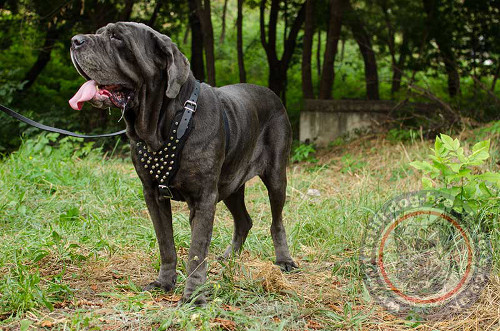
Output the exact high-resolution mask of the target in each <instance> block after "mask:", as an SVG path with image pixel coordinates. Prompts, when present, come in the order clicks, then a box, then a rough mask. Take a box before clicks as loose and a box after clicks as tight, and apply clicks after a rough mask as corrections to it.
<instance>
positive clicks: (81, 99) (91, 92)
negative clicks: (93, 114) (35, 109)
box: [69, 52, 133, 110]
mask: <svg viewBox="0 0 500 331" xmlns="http://www.w3.org/2000/svg"><path fill="white" fill-rule="evenodd" d="M71 61H72V62H73V65H74V66H75V68H76V71H78V73H79V74H80V75H81V76H82V77H83V78H85V79H87V82H86V83H84V84H83V85H82V86H81V87H80V89H79V90H78V92H76V94H75V95H74V96H73V97H72V98H71V99H70V100H69V104H70V106H71V108H73V109H75V110H81V109H82V107H83V104H84V103H85V102H86V101H90V103H91V104H92V105H94V106H98V107H102V106H104V107H106V106H108V107H109V106H111V105H115V106H116V107H118V108H124V107H125V106H126V105H127V103H128V101H129V100H130V98H131V97H132V95H133V92H132V90H131V89H128V88H126V87H124V86H122V85H119V84H107V85H104V84H98V83H97V82H96V81H95V80H93V79H92V78H90V76H89V75H87V74H86V73H85V71H83V69H82V68H81V67H80V65H79V64H78V62H77V61H76V59H75V57H74V55H73V52H71ZM110 101H111V102H110Z"/></svg>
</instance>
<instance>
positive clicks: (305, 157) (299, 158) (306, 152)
mask: <svg viewBox="0 0 500 331" xmlns="http://www.w3.org/2000/svg"><path fill="white" fill-rule="evenodd" d="M315 153H316V149H315V148H314V146H313V145H311V144H302V143H301V144H300V145H298V146H297V147H295V148H294V149H293V152H292V162H294V163H295V162H303V161H306V162H311V163H316V162H318V159H316V158H315V157H314V154H315Z"/></svg>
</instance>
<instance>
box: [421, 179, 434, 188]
mask: <svg viewBox="0 0 500 331" xmlns="http://www.w3.org/2000/svg"><path fill="white" fill-rule="evenodd" d="M422 186H423V188H424V189H431V188H432V187H433V186H432V180H431V179H430V178H429V177H422Z"/></svg>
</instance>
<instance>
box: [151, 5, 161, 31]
mask: <svg viewBox="0 0 500 331" xmlns="http://www.w3.org/2000/svg"><path fill="white" fill-rule="evenodd" d="M161 4H162V0H156V5H155V8H154V9H153V14H152V15H151V17H150V18H149V22H148V25H149V26H150V27H152V28H153V27H154V25H155V22H156V19H157V18H158V13H159V12H160V8H161Z"/></svg>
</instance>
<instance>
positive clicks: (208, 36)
mask: <svg viewBox="0 0 500 331" xmlns="http://www.w3.org/2000/svg"><path fill="white" fill-rule="evenodd" d="M201 1H202V0H195V3H196V11H197V14H198V18H199V19H200V24H201V29H202V30H201V31H202V35H203V48H204V49H205V61H206V65H207V82H208V84H210V85H212V86H215V85H216V81H215V54H214V29H213V26H212V17H211V9H210V0H203V4H202V3H201Z"/></svg>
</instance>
